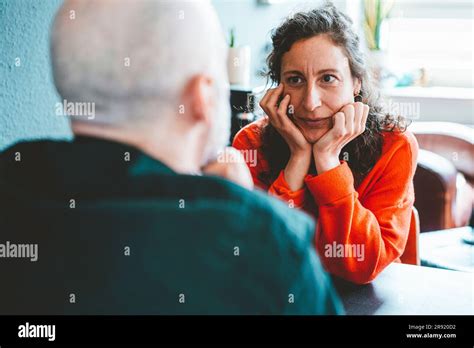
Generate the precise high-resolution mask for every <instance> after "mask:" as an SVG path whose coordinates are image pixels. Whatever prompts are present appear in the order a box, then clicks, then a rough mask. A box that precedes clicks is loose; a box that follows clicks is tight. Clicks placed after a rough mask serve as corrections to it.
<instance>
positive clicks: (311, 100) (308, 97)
mask: <svg viewBox="0 0 474 348" xmlns="http://www.w3.org/2000/svg"><path fill="white" fill-rule="evenodd" d="M303 105H304V108H305V109H306V110H307V111H313V110H314V109H315V108H317V107H318V106H321V97H320V95H319V91H318V89H317V88H315V87H308V89H307V90H306V94H305V98H304V103H303Z"/></svg>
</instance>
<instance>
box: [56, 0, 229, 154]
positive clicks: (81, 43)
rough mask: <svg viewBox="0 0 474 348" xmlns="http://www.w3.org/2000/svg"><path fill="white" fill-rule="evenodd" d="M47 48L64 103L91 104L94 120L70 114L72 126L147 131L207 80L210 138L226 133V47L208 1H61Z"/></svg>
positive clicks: (179, 110) (175, 112) (174, 111)
mask: <svg viewBox="0 0 474 348" xmlns="http://www.w3.org/2000/svg"><path fill="white" fill-rule="evenodd" d="M51 49H52V63H53V74H54V81H55V84H56V87H57V89H58V92H59V94H60V95H61V97H62V98H63V103H64V105H67V103H72V104H74V103H90V104H92V105H93V110H94V115H92V117H91V115H90V114H86V115H84V114H80V113H77V112H76V113H75V112H74V110H73V112H72V115H74V114H75V116H71V118H72V121H73V122H81V123H82V122H85V123H88V124H89V125H101V126H104V125H105V126H108V125H112V126H113V127H116V128H121V127H123V128H130V127H134V128H137V129H146V128H147V127H149V126H151V124H152V123H155V122H158V121H157V119H158V118H160V117H164V116H163V115H179V114H180V113H183V112H184V110H182V109H183V108H184V106H183V105H181V102H182V101H181V100H180V96H181V95H182V92H183V89H184V88H185V87H186V83H187V82H188V81H189V80H190V79H191V78H192V77H193V76H196V75H205V76H207V77H209V78H210V79H211V80H212V85H213V88H214V89H215V92H216V94H215V96H214V97H215V99H216V100H217V101H216V102H215V104H216V105H215V107H213V112H212V113H213V114H214V117H216V118H218V119H217V120H214V121H213V123H218V124H219V125H218V126H217V127H212V128H213V130H212V131H211V135H212V133H214V137H215V136H216V134H217V133H220V138H221V139H220V140H219V141H217V142H219V143H222V142H224V138H225V137H226V136H227V135H228V131H227V130H226V128H229V127H228V126H229V124H228V122H229V121H228V120H227V118H228V117H229V110H228V106H227V105H228V88H227V85H228V83H227V75H226V70H225V67H226V65H225V60H226V54H227V49H226V44H225V40H224V38H223V35H222V31H221V29H220V26H219V21H218V19H217V16H216V13H215V11H214V10H213V8H212V6H211V4H210V2H209V1H205V0H202V1H198V0H196V1H189V0H188V1H175V0H102V1H97V0H67V1H65V3H64V5H63V6H62V8H61V9H60V11H59V13H58V15H57V17H56V20H55V23H54V27H53V32H52V40H51ZM89 110H90V109H89ZM69 111H70V110H69ZM163 123H164V124H166V122H163ZM168 123H169V122H168ZM215 142H216V140H214V143H215ZM221 145H225V144H221Z"/></svg>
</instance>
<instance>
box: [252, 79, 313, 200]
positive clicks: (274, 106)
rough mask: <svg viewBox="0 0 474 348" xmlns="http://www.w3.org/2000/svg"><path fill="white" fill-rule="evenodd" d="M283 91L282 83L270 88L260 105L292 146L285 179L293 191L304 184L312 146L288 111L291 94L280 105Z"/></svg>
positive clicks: (272, 123)
mask: <svg viewBox="0 0 474 348" xmlns="http://www.w3.org/2000/svg"><path fill="white" fill-rule="evenodd" d="M282 92H283V85H282V84H281V83H280V84H279V85H278V87H277V88H273V89H269V90H268V91H267V93H266V94H265V96H264V97H263V98H262V100H261V101H260V106H261V107H262V109H263V111H265V113H266V114H267V116H268V118H269V121H270V123H271V125H272V126H273V127H275V129H276V130H277V131H278V133H280V135H281V136H282V137H283V139H284V140H285V141H286V143H287V144H288V147H289V148H290V153H291V155H290V159H289V161H288V163H287V165H286V167H285V171H284V174H285V181H286V182H287V184H288V186H289V187H290V189H291V190H292V191H297V190H299V189H301V188H302V187H303V185H304V178H305V176H306V174H307V173H308V170H309V166H310V164H311V152H312V147H311V144H310V143H308V141H307V140H306V138H305V137H304V135H303V133H301V131H300V130H299V129H298V127H296V125H295V124H294V123H293V121H292V120H291V119H290V118H289V117H288V115H287V113H286V111H287V110H288V106H289V105H290V95H289V94H287V95H286V96H285V97H284V98H283V99H282V100H281V102H280V105H278V101H279V99H280V96H281V94H282Z"/></svg>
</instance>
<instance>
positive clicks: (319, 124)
mask: <svg viewBox="0 0 474 348" xmlns="http://www.w3.org/2000/svg"><path fill="white" fill-rule="evenodd" d="M299 121H300V123H301V125H302V126H304V127H307V128H327V126H328V124H329V123H330V122H331V117H325V118H320V119H318V120H314V119H313V120H310V119H304V118H300V119H299Z"/></svg>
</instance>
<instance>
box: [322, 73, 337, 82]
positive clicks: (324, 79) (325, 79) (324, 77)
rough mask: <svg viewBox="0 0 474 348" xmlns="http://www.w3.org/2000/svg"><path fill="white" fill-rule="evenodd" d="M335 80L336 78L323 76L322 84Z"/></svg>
mask: <svg viewBox="0 0 474 348" xmlns="http://www.w3.org/2000/svg"><path fill="white" fill-rule="evenodd" d="M335 80H336V77H335V76H334V75H324V76H323V82H325V83H332V82H334V81H335Z"/></svg>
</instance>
